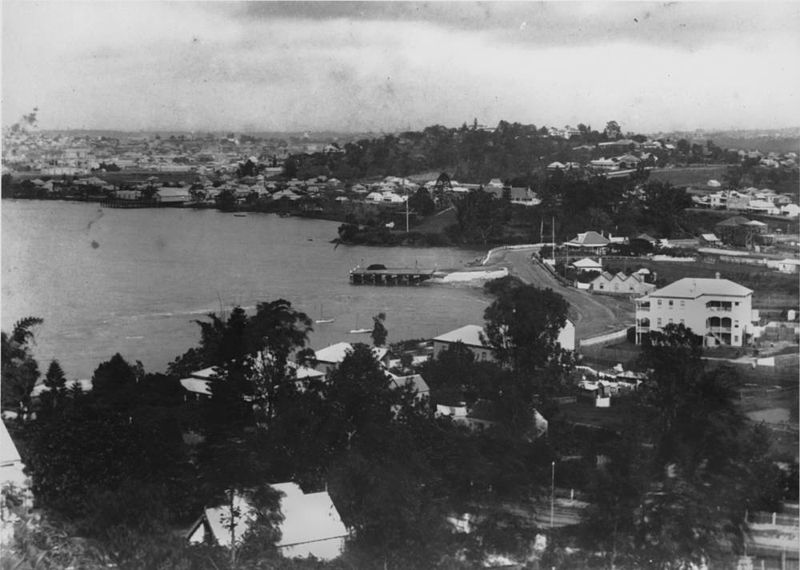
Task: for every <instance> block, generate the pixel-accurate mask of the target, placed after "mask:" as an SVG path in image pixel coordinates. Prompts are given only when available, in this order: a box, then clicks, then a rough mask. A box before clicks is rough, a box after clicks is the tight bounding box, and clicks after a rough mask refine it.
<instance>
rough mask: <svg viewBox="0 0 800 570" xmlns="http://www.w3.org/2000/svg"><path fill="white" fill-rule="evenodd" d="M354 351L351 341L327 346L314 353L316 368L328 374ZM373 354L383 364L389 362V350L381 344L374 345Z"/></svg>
mask: <svg viewBox="0 0 800 570" xmlns="http://www.w3.org/2000/svg"><path fill="white" fill-rule="evenodd" d="M352 351H353V345H352V344H350V343H349V342H337V343H336V344H332V345H330V346H326V347H325V348H322V349H320V350H318V351H316V352H315V353H314V368H315V369H316V370H318V371H320V372H323V373H325V374H328V373H329V372H330V371H331V370H333V369H334V368H335V367H336V366H338V365H339V364H341V363H342V361H343V360H344V359H345V357H346V356H347V355H348V354H350V353H351V352H352ZM372 354H373V355H374V356H375V360H377V361H378V362H379V363H380V364H381V365H382V366H386V365H387V364H388V362H389V358H388V357H389V350H388V349H386V348H383V347H379V346H373V347H372Z"/></svg>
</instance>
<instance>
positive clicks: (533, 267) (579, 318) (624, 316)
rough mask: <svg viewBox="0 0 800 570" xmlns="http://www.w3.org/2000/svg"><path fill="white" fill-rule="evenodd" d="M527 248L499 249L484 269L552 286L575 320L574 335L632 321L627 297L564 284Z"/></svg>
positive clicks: (587, 335)
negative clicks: (497, 269)
mask: <svg viewBox="0 0 800 570" xmlns="http://www.w3.org/2000/svg"><path fill="white" fill-rule="evenodd" d="M532 252H533V248H531V249H519V250H502V251H499V252H496V253H494V254H493V255H492V257H491V259H490V260H489V262H488V263H487V264H486V266H485V267H486V268H487V269H488V268H492V267H507V268H508V270H509V271H510V272H511V274H512V275H516V276H517V277H519V278H520V279H521V280H522V281H524V282H525V283H528V284H530V285H535V286H536V287H546V288H550V289H553V290H554V291H556V292H557V293H558V294H560V295H562V296H563V297H564V298H565V299H566V300H567V302H569V304H570V310H569V317H570V319H572V322H574V323H575V336H576V337H577V338H578V339H585V338H590V337H594V336H598V335H601V334H603V333H607V332H612V331H618V330H620V329H623V328H625V327H629V326H631V325H632V324H633V319H634V308H633V303H632V302H631V301H630V300H628V299H627V298H624V297H623V298H617V297H610V296H607V295H590V294H589V293H585V292H583V291H579V290H577V289H574V288H572V287H565V286H564V285H562V284H561V283H560V282H559V281H558V280H557V279H555V278H554V277H553V276H552V275H551V274H550V272H549V271H547V270H546V269H544V268H543V267H542V266H541V265H539V264H538V263H536V262H534V261H531V253H532Z"/></svg>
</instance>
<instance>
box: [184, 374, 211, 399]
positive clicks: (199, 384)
mask: <svg viewBox="0 0 800 570" xmlns="http://www.w3.org/2000/svg"><path fill="white" fill-rule="evenodd" d="M181 386H183V388H184V389H185V390H186V391H187V392H191V393H192V394H200V395H201V396H211V382H210V381H209V380H200V379H199V378H184V379H182V380H181Z"/></svg>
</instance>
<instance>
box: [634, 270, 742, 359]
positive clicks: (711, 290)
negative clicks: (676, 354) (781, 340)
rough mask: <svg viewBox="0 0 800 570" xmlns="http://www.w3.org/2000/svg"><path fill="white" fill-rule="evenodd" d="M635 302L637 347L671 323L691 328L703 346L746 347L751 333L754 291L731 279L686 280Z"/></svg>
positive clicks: (697, 278) (696, 278) (693, 278)
mask: <svg viewBox="0 0 800 570" xmlns="http://www.w3.org/2000/svg"><path fill="white" fill-rule="evenodd" d="M718 275H719V274H718ZM635 303H636V344H641V343H642V339H643V338H644V337H645V335H646V334H648V333H649V332H651V331H657V330H659V331H660V330H663V329H664V327H666V326H667V325H668V324H675V325H679V324H682V325H685V326H686V327H688V328H690V329H692V332H694V334H696V335H699V336H701V337H702V338H703V345H704V346H719V345H726V346H743V345H744V344H745V339H746V337H747V335H749V334H751V331H750V327H751V321H752V311H753V291H752V290H750V289H748V288H747V287H743V286H742V285H739V284H738V283H734V282H733V281H729V280H728V279H720V278H719V277H718V278H716V279H707V278H699V277H685V278H683V279H680V280H678V281H675V282H674V283H671V284H669V285H667V286H666V287H663V288H661V289H658V290H656V291H653V292H652V293H650V294H649V295H646V296H644V297H641V298H639V299H636V300H635Z"/></svg>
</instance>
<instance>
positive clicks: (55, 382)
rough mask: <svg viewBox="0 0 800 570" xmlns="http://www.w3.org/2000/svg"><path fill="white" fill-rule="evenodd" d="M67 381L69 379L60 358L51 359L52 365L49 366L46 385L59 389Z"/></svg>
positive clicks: (45, 378)
mask: <svg viewBox="0 0 800 570" xmlns="http://www.w3.org/2000/svg"><path fill="white" fill-rule="evenodd" d="M66 382H67V379H66V377H65V376H64V370H63V369H62V368H61V365H60V364H59V363H58V360H53V361H51V362H50V366H49V367H48V368H47V374H45V377H44V385H45V386H47V387H48V388H50V389H59V388H63V387H64V386H65V385H66Z"/></svg>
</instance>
